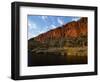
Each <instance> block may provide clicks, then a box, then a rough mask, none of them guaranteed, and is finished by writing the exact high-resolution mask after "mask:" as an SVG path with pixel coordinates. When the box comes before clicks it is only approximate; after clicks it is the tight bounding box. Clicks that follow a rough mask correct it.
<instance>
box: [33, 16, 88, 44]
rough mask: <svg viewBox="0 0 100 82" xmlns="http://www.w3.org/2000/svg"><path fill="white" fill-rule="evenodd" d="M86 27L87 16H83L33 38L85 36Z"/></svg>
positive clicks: (41, 40) (39, 39) (38, 39)
mask: <svg viewBox="0 0 100 82" xmlns="http://www.w3.org/2000/svg"><path fill="white" fill-rule="evenodd" d="M87 27H88V22H87V18H86V17H83V18H81V19H80V20H78V21H72V22H70V23H67V24H65V25H63V26H61V27H58V28H56V29H52V30H50V31H48V32H46V33H43V34H40V35H39V36H37V37H35V38H34V39H35V40H36V41H39V42H44V41H45V40H47V39H61V38H66V37H69V38H77V37H79V36H87V29H88V28H87Z"/></svg>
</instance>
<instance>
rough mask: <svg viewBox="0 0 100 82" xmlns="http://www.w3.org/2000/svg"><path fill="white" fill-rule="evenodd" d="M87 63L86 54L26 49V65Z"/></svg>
mask: <svg viewBox="0 0 100 82" xmlns="http://www.w3.org/2000/svg"><path fill="white" fill-rule="evenodd" d="M70 64H73V65H74V64H87V55H82V54H81V55H80V54H73V55H68V53H67V52H45V53H44V52H39V53H35V52H34V53H32V52H31V51H28V66H49V65H70Z"/></svg>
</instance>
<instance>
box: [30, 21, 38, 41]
mask: <svg viewBox="0 0 100 82" xmlns="http://www.w3.org/2000/svg"><path fill="white" fill-rule="evenodd" d="M36 29H37V25H36V23H35V22H34V21H30V20H28V39H30V38H32V37H35V36H36V33H35V32H33V31H34V30H36Z"/></svg>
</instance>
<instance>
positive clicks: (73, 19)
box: [72, 18, 80, 21]
mask: <svg viewBox="0 0 100 82" xmlns="http://www.w3.org/2000/svg"><path fill="white" fill-rule="evenodd" d="M79 19H80V18H72V21H78V20H79Z"/></svg>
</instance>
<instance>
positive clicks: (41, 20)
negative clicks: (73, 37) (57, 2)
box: [27, 15, 80, 39]
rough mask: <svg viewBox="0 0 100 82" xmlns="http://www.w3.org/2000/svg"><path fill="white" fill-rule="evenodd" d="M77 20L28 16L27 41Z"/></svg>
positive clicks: (67, 17)
mask: <svg viewBox="0 0 100 82" xmlns="http://www.w3.org/2000/svg"><path fill="white" fill-rule="evenodd" d="M79 19H80V17H69V16H46V15H45V16H44V15H43V16H42V15H41V16H40V15H28V17H27V20H28V39H30V38H32V37H36V36H38V35H39V34H41V33H44V32H47V31H49V30H50V29H55V28H57V27H58V26H62V25H63V24H66V23H68V22H71V21H77V20H79Z"/></svg>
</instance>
